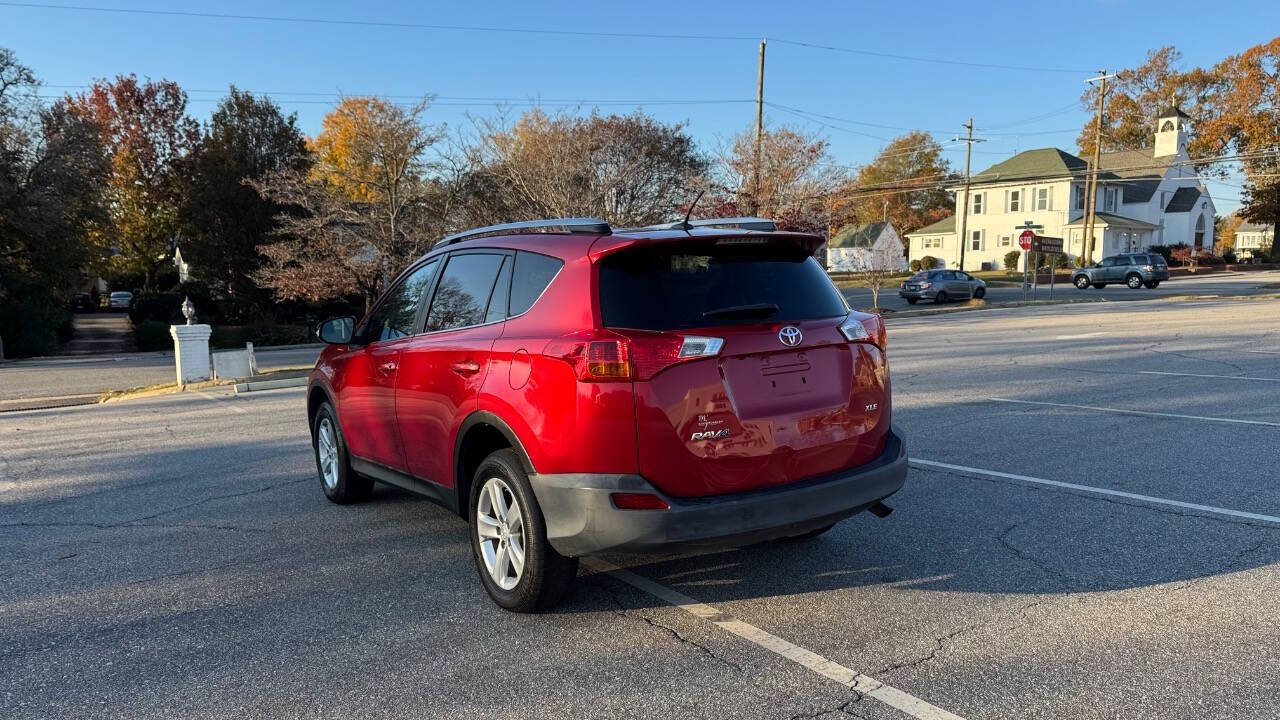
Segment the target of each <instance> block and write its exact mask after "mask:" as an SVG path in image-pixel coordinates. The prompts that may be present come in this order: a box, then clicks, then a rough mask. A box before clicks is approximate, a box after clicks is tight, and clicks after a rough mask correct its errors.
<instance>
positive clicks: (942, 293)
mask: <svg viewBox="0 0 1280 720" xmlns="http://www.w3.org/2000/svg"><path fill="white" fill-rule="evenodd" d="M946 301H947V291H946V290H939V291H938V294H937V295H934V296H933V302H934V304H936V305H941V304H942V303H944V302H946Z"/></svg>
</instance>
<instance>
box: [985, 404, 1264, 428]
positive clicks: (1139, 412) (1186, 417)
mask: <svg viewBox="0 0 1280 720" xmlns="http://www.w3.org/2000/svg"><path fill="white" fill-rule="evenodd" d="M984 399H985V400H990V401H991V402H1002V403H1017V404H1019V405H1045V406H1048V407H1060V408H1070V409H1072V410H1094V411H1096V412H1113V413H1120V414H1121V415H1146V416H1148V417H1166V418H1175V419H1178V420H1203V421H1204V422H1220V423H1232V424H1235V425H1265V426H1267V427H1280V423H1277V422H1267V421H1266V420H1238V419H1236V418H1220V417H1206V416H1204V415H1179V414H1178V413H1159V412H1148V411H1146V410H1125V409H1123V408H1109V407H1098V406H1096V405H1071V404H1068V403H1052V402H1041V401H1038V400H1010V399H1009V398H998V397H989V398H984Z"/></svg>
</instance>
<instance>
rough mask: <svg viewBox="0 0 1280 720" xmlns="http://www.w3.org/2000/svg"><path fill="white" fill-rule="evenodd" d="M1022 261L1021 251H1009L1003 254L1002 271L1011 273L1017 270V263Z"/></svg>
mask: <svg viewBox="0 0 1280 720" xmlns="http://www.w3.org/2000/svg"><path fill="white" fill-rule="evenodd" d="M1020 260H1022V251H1021V250H1010V251H1009V252H1007V253H1005V254H1004V269H1005V270H1008V271H1009V272H1013V271H1014V270H1017V269H1018V261H1020Z"/></svg>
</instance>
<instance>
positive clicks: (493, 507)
mask: <svg viewBox="0 0 1280 720" xmlns="http://www.w3.org/2000/svg"><path fill="white" fill-rule="evenodd" d="M476 534H477V535H478V536H479V537H480V556H481V557H482V558H483V559H484V567H485V569H486V570H488V571H489V577H490V578H492V579H493V581H494V582H495V583H497V584H498V587H500V588H502V589H503V590H510V589H512V588H514V587H515V586H516V584H517V583H519V582H520V576H521V575H523V574H524V549H525V540H524V517H523V516H522V515H521V514H520V503H518V502H516V496H515V493H513V492H511V488H510V487H509V486H508V485H507V483H506V482H504V481H503V480H502V478H499V477H491V478H489V479H488V480H485V481H484V485H483V486H482V487H481V488H480V501H479V502H477V503H476Z"/></svg>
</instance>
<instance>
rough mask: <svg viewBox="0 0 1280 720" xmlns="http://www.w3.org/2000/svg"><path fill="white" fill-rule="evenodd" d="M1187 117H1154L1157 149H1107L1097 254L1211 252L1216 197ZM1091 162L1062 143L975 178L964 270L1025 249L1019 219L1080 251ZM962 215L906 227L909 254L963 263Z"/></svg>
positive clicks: (995, 263)
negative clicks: (1155, 249)
mask: <svg viewBox="0 0 1280 720" xmlns="http://www.w3.org/2000/svg"><path fill="white" fill-rule="evenodd" d="M1189 130H1190V124H1189V118H1188V116H1187V115H1186V114H1185V113H1183V112H1182V111H1181V110H1179V109H1177V108H1176V107H1172V106H1171V107H1169V108H1167V109H1166V110H1165V111H1164V112H1162V113H1160V116H1159V117H1158V118H1157V119H1156V131H1155V134H1154V138H1153V141H1154V142H1153V144H1152V146H1151V147H1147V148H1143V149H1142V150H1125V151H1121V152H1111V153H1103V154H1102V156H1101V158H1100V160H1099V163H1098V167H1099V172H1098V193H1097V205H1096V208H1097V209H1096V219H1095V222H1094V225H1095V231H1094V237H1095V238H1096V239H1095V241H1094V245H1093V254H1092V258H1093V259H1094V260H1095V261H1096V260H1099V259H1101V258H1103V257H1105V256H1108V255H1114V254H1116V253H1122V252H1136V251H1141V250H1145V249H1147V248H1148V247H1150V246H1152V245H1172V244H1174V243H1187V244H1188V245H1191V246H1193V247H1196V248H1202V249H1204V250H1206V251H1211V250H1212V249H1213V213H1214V206H1213V199H1212V198H1211V197H1210V195H1209V190H1208V188H1207V187H1206V186H1205V185H1204V183H1202V182H1201V181H1200V178H1199V176H1198V175H1197V174H1196V171H1195V168H1194V167H1193V166H1192V164H1191V162H1190V158H1189V157H1188V155H1187V133H1188V131H1189ZM1088 171H1089V163H1087V162H1086V161H1085V160H1083V159H1082V158H1079V157H1076V156H1075V155H1072V154H1071V153H1069V152H1067V151H1065V150H1059V149H1057V148H1042V149H1039V150H1027V151H1026V152H1021V153H1018V154H1017V155H1014V156H1013V157H1011V158H1009V159H1008V160H1005V161H1004V162H1001V163H997V164H996V165H993V166H991V167H989V168H987V169H986V170H983V171H982V172H980V173H978V174H977V175H974V176H972V178H971V180H970V190H969V214H968V219H967V222H966V227H965V238H964V242H965V248H964V250H965V253H964V267H963V268H962V269H965V270H983V269H999V268H1002V267H1003V263H1004V256H1005V254H1007V253H1008V252H1010V251H1011V250H1017V249H1018V234H1019V232H1020V230H1019V229H1018V227H1019V226H1021V225H1024V224H1026V223H1028V222H1029V223H1031V224H1032V225H1040V226H1042V227H1041V228H1039V229H1037V230H1036V231H1035V232H1036V233H1037V234H1040V235H1047V236H1050V237H1060V238H1063V242H1064V247H1063V249H1064V250H1065V251H1066V252H1067V253H1069V254H1071V255H1073V256H1077V257H1078V256H1080V255H1082V254H1083V252H1084V249H1083V238H1084V225H1085V218H1084V206H1085V195H1086V192H1085V182H1086V179H1087V177H1088ZM948 189H949V190H950V191H952V192H954V193H955V197H956V212H957V216H953V217H952V218H949V219H948V221H943V222H939V223H934V224H933V225H930V226H928V227H924V228H921V229H919V230H916V231H915V232H910V233H907V238H908V239H909V241H910V249H909V253H910V254H909V256H910V258H911V259H913V260H915V259H919V258H920V257H923V256H925V255H931V256H933V257H935V258H939V259H940V260H941V261H942V262H943V263H945V265H946V266H947V267H952V268H959V267H960V245H959V237H958V230H957V228H958V226H959V225H960V224H961V223H960V222H959V220H960V219H961V218H959V217H958V213H960V212H961V210H962V206H961V204H960V203H962V202H964V192H963V187H962V186H953V187H950V188H948Z"/></svg>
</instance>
